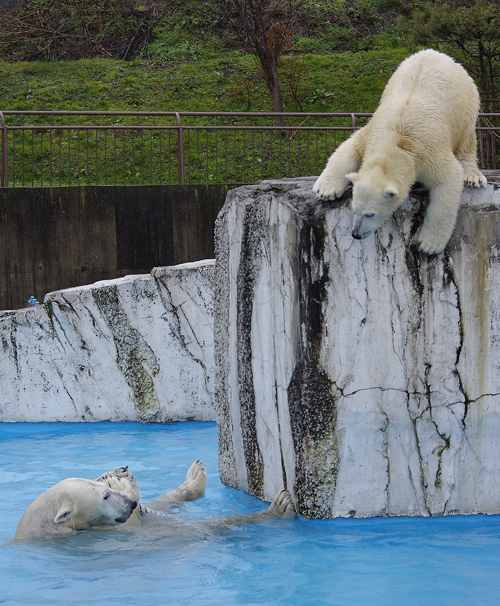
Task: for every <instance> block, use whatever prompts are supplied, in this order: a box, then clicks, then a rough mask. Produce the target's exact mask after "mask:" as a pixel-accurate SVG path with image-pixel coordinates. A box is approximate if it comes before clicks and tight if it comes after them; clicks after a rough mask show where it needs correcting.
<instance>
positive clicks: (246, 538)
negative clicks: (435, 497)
mask: <svg viewBox="0 0 500 606" xmlns="http://www.w3.org/2000/svg"><path fill="white" fill-rule="evenodd" d="M197 458H199V459H201V460H202V461H203V462H204V463H205V466H206V468H207V470H208V473H209V479H208V484H207V492H206V495H205V497H203V498H202V499H201V500H199V501H197V502H194V503H189V504H187V505H186V507H185V511H183V512H181V513H180V514H179V515H180V516H182V518H184V519H186V520H187V521H188V522H189V523H188V524H187V525H186V529H185V532H182V533H181V534H179V533H178V532H177V533H176V534H175V535H173V536H172V535H169V533H168V532H167V531H166V529H165V527H163V529H162V531H161V532H158V531H156V532H151V530H149V531H148V529H147V528H144V527H142V528H137V529H133V530H129V531H125V532H116V531H110V532H101V533H99V532H97V533H96V532H93V533H79V534H78V535H75V536H72V537H69V538H64V539H49V540H38V541H33V542H31V541H30V542H28V543H24V542H13V541H11V540H10V537H11V536H12V535H13V533H14V530H15V528H16V525H17V523H18V521H19V519H20V518H21V516H22V514H23V513H24V511H25V509H26V507H27V506H28V505H29V504H30V503H31V502H32V501H33V500H34V499H35V498H36V497H37V496H39V495H40V494H41V493H42V492H43V491H44V490H46V489H47V488H49V487H50V486H52V485H53V484H55V483H56V482H58V481H60V480H62V479H64V478H66V477H71V476H80V477H85V478H92V479H94V478H96V477H97V476H99V475H100V474H101V473H102V472H104V471H108V470H110V469H112V468H113V467H116V466H121V465H129V466H130V468H131V470H132V471H133V472H134V475H135V476H136V478H137V479H138V481H139V486H140V487H141V490H142V493H143V499H142V500H143V501H144V502H147V501H148V500H151V499H152V498H154V497H155V496H157V495H158V494H161V493H163V492H166V491H168V490H171V489H173V488H175V487H176V486H177V485H178V484H180V483H182V481H183V480H184V478H185V474H186V471H187V469H188V468H189V466H190V464H191V463H192V462H193V461H194V460H195V459H197ZM265 508H266V504H264V503H261V502H260V501H258V500H256V499H254V498H252V497H250V496H249V495H247V494H244V493H241V492H239V491H236V490H233V489H230V488H227V487H225V486H222V485H221V483H220V481H219V477H218V472H217V429H216V426H215V424H214V423H177V424H174V425H140V424H137V423H112V424H111V423H99V424H62V423H44V424H31V423H19V424H9V423H3V424H1V423H0V529H1V537H0V539H1V541H0V543H1V547H0V603H1V604H6V605H9V604H29V605H31V606H37V605H39V604H68V605H70V606H73V605H80V604H81V605H83V604H86V605H87V604H91V605H92V604H99V605H100V604H103V605H115V604H120V605H123V604H131V605H133V606H135V605H138V606H139V605H146V606H151V605H161V606H163V605H172V606H184V605H186V606H198V605H199V606H201V605H203V606H205V605H207V606H208V605H224V606H233V605H234V606H254V605H255V606H276V605H280V604H283V605H285V604H286V605H301V606H302V605H304V606H323V605H324V606H365V605H366V606H392V605H395V606H426V605H432V606H437V605H439V606H447V605H449V606H473V605H474V606H475V605H477V606H493V605H495V604H499V603H500V516H473V517H463V516H457V517H447V518H391V519H382V518H379V519H369V520H354V519H348V520H342V519H338V520H322V521H308V520H303V519H300V518H298V519H295V520H277V521H272V522H266V523H265V524H263V525H246V526H242V527H239V528H236V529H232V530H230V531H229V532H227V533H225V534H219V535H215V536H211V535H209V534H207V533H206V532H203V533H202V532H198V531H197V528H198V527H197V520H199V519H200V518H209V517H213V516H217V517H218V516H220V515H223V514H225V513H242V512H254V511H259V510H262V509H265Z"/></svg>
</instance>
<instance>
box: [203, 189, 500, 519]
mask: <svg viewBox="0 0 500 606" xmlns="http://www.w3.org/2000/svg"><path fill="white" fill-rule="evenodd" d="M313 182H314V180H313V179H298V180H283V181H268V182H263V183H262V184H260V185H257V186H248V187H242V188H239V189H237V190H233V191H231V192H230V193H229V194H228V197H227V201H226V204H225V206H224V208H223V209H222V211H221V213H220V215H219V219H218V222H217V228H216V249H217V264H216V275H215V302H216V306H215V326H214V331H215V344H216V345H215V360H216V378H215V383H216V384H215V391H216V399H215V402H216V410H217V417H218V423H219V465H220V473H221V478H222V480H223V481H224V482H225V483H226V484H228V485H230V486H234V487H238V488H241V489H243V490H247V491H249V492H250V493H251V494H254V495H255V496H258V497H260V498H264V499H266V500H271V499H272V497H273V496H274V494H275V493H276V492H277V491H278V490H280V489H282V488H287V489H288V490H289V491H291V492H292V493H293V494H294V497H295V499H296V505H297V509H298V512H299V513H300V514H302V515H304V516H306V517H311V518H316V517H319V518H330V517H337V516H355V517H367V516H397V515H424V516H425V515H443V514H458V513H461V514H470V513H481V512H482V513H500V464H499V461H500V440H498V439H497V438H496V436H498V435H500V373H499V366H500V297H499V295H500V266H499V261H500V192H499V191H498V189H497V187H498V186H497V185H494V184H491V185H489V186H488V188H487V189H484V190H469V189H467V190H464V194H463V198H462V207H461V210H460V213H459V218H458V222H457V226H456V229H455V232H454V235H453V237H452V239H451V241H450V243H449V244H448V246H447V248H446V249H445V251H444V253H441V254H439V255H435V256H426V255H423V254H421V253H419V252H418V250H417V247H416V245H415V241H414V235H415V233H416V231H417V229H418V227H419V225H420V222H421V220H422V216H423V210H424V208H425V204H426V203H427V195H426V192H425V190H422V189H418V188H414V190H413V191H412V195H411V197H410V200H409V201H408V202H407V203H406V204H405V205H404V206H403V207H402V208H401V209H400V210H399V211H398V212H397V213H396V214H395V215H394V217H393V218H392V219H391V220H390V221H389V222H388V223H387V224H386V225H385V226H383V228H382V229H380V230H379V231H378V232H377V233H376V234H375V235H374V236H371V237H370V238H367V239H366V240H362V241H357V240H354V239H353V238H352V236H351V211H350V208H349V202H350V200H349V193H347V194H346V195H345V197H344V198H342V199H340V200H337V201H335V202H320V201H318V200H316V199H315V197H314V195H313V194H312V191H311V189H312V184H313Z"/></svg>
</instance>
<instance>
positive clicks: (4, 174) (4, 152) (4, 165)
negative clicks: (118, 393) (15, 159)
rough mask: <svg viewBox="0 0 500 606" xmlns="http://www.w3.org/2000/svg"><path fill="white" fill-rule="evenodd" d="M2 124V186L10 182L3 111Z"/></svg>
mask: <svg viewBox="0 0 500 606" xmlns="http://www.w3.org/2000/svg"><path fill="white" fill-rule="evenodd" d="M0 125H1V127H2V151H1V157H0V187H7V186H8V184H9V165H8V163H7V126H6V124H5V118H4V115H3V113H2V112H0Z"/></svg>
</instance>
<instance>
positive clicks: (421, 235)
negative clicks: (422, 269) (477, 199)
mask: <svg viewBox="0 0 500 606" xmlns="http://www.w3.org/2000/svg"><path fill="white" fill-rule="evenodd" d="M446 168H447V170H446V173H445V174H446V181H444V182H443V183H439V184H436V185H433V186H430V187H429V190H430V199H429V205H428V206H427V210H426V212H425V217H424V222H423V224H422V227H421V228H420V231H419V232H418V236H417V240H418V243H419V249H420V250H421V251H422V252H423V253H426V254H428V255H434V254H437V253H440V252H442V251H443V250H444V248H445V247H446V245H447V244H448V241H449V239H450V238H451V234H452V233H453V229H454V228H455V222H456V220H457V214H458V207H459V206H460V198H461V195H462V189H463V184H462V167H461V166H460V164H459V163H458V162H457V161H456V160H455V158H453V161H450V162H449V163H447V167H446ZM443 172H444V171H443Z"/></svg>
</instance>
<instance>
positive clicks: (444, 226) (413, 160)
mask: <svg viewBox="0 0 500 606" xmlns="http://www.w3.org/2000/svg"><path fill="white" fill-rule="evenodd" d="M478 111H479V95H478V92H477V88H476V86H475V84H474V82H473V81H472V79H471V78H470V76H469V75H468V74H467V72H466V71H465V69H464V68H463V67H462V66H461V65H459V64H458V63H455V61H454V60H453V59H452V58H451V57H448V56H447V55H444V54H442V53H438V52H437V51H434V50H430V49H428V50H423V51H420V52H418V53H415V54H414V55H412V56H411V57H409V58H408V59H406V60H405V61H403V62H402V63H401V65H400V66H399V67H398V69H397V70H396V71H395V72H394V74H393V75H392V77H391V79H390V80H389V82H388V83H387V86H386V88H385V90H384V93H383V95H382V99H381V100H380V105H379V107H378V108H377V111H376V112H375V113H374V115H373V117H372V119H371V120H370V122H369V123H368V124H367V125H366V126H365V127H363V128H361V129H360V130H359V131H357V132H356V133H355V134H354V135H352V136H351V137H350V138H349V139H348V140H347V141H345V142H344V143H342V145H340V146H339V148H338V149H337V150H336V151H335V153H334V154H333V155H332V156H331V157H330V159H329V160H328V163H327V165H326V168H325V170H324V171H323V173H322V174H321V176H320V177H319V178H318V180H317V181H316V183H315V184H314V187H313V191H314V192H315V193H316V194H317V195H318V196H319V197H320V198H322V199H324V200H333V199H335V198H338V197H340V196H341V195H342V194H343V193H344V191H345V189H346V188H347V186H348V185H349V183H353V185H354V187H353V198H352V207H353V210H354V224H353V229H352V235H353V237H354V238H357V239H362V238H366V237H367V236H369V235H370V234H371V233H372V232H373V231H375V230H376V229H378V228H379V227H380V226H381V225H382V224H383V223H384V222H385V221H386V220H387V219H388V218H389V217H390V216H391V215H392V214H393V213H394V211H395V210H396V209H397V208H398V207H399V206H400V205H401V203H402V202H403V201H404V200H405V198H407V196H408V194H409V192H410V188H411V186H412V185H413V184H414V183H415V181H419V182H420V183H422V184H423V185H425V186H426V187H428V188H429V192H430V200H429V205H428V207H427V210H426V213H425V217H424V221H423V224H422V226H421V228H420V230H419V232H418V235H417V239H418V243H419V248H420V250H421V251H422V252H424V253H427V254H435V253H439V252H441V251H442V250H444V248H445V246H446V244H447V243H448V240H449V239H450V237H451V234H452V233H453V229H454V227H455V222H456V218H457V213H458V207H459V205H460V197H461V194H462V187H463V184H464V183H465V185H468V186H471V187H486V179H485V177H484V176H483V175H482V174H481V172H480V171H479V169H478V167H477V160H476V133H475V124H476V120H477V115H478Z"/></svg>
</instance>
